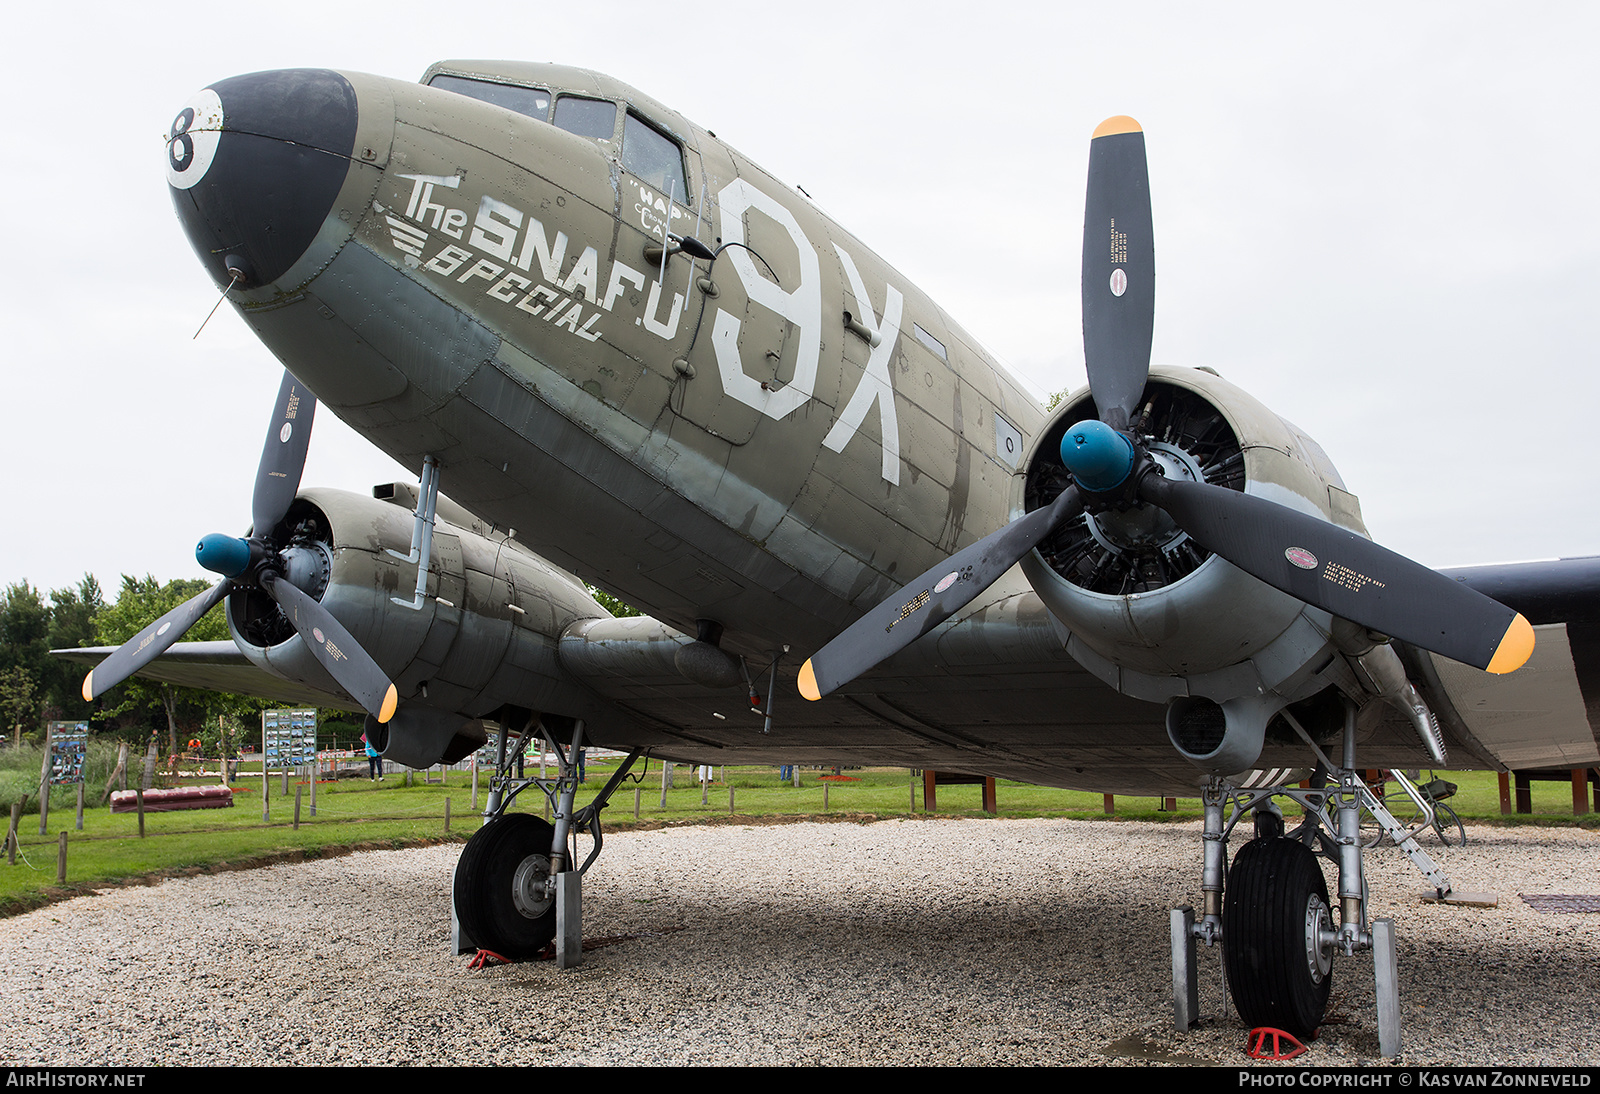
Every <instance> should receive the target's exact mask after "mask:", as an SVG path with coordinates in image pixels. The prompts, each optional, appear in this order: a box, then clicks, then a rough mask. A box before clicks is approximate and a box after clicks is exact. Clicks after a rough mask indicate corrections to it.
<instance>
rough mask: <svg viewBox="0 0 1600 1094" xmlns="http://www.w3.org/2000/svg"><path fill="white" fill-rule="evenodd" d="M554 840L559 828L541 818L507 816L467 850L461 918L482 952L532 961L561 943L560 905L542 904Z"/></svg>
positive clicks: (458, 893)
mask: <svg viewBox="0 0 1600 1094" xmlns="http://www.w3.org/2000/svg"><path fill="white" fill-rule="evenodd" d="M554 838H555V829H553V828H552V827H551V826H550V825H549V824H548V823H546V822H545V821H543V820H541V819H540V818H538V817H534V816H530V815H529V814H527V813H506V814H504V815H503V816H501V817H500V818H498V819H497V820H494V821H491V822H490V823H488V824H486V825H484V826H483V827H482V828H480V829H478V831H477V832H475V833H474V834H473V836H472V838H471V839H469V840H468V841H467V845H466V847H464V848H462V851H461V860H460V862H458V863H457V864H456V879H455V905H456V915H457V917H458V918H459V919H460V921H461V928H462V930H463V931H465V932H466V934H467V937H468V938H470V939H471V940H472V942H473V944H474V945H476V946H477V947H478V948H479V949H485V950H492V951H493V952H495V953H497V954H499V955H500V956H501V957H504V958H507V959H509V960H512V961H528V960H532V959H533V958H535V957H537V956H539V954H540V953H541V952H543V950H544V948H545V947H546V946H548V945H549V944H550V940H551V939H553V938H555V936H556V903H555V900H554V899H553V898H544V899H540V886H542V884H543V881H544V879H545V878H546V877H548V876H549V874H550V843H551V841H552V840H553V839H554ZM519 890H520V891H519Z"/></svg>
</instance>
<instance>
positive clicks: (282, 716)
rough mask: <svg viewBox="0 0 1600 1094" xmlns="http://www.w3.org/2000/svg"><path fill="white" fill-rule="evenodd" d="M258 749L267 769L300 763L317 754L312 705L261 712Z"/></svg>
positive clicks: (304, 762)
mask: <svg viewBox="0 0 1600 1094" xmlns="http://www.w3.org/2000/svg"><path fill="white" fill-rule="evenodd" d="M261 752H262V755H263V756H265V757H266V762H267V770H268V771H277V770H282V769H284V768H294V767H304V766H307V765H309V764H312V763H314V762H315V761H316V758H317V711H316V708H315V707H308V708H304V709H296V710H264V711H262V712H261Z"/></svg>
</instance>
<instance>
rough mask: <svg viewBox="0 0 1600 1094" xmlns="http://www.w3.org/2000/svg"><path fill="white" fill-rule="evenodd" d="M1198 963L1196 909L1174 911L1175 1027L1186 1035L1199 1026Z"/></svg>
mask: <svg viewBox="0 0 1600 1094" xmlns="http://www.w3.org/2000/svg"><path fill="white" fill-rule="evenodd" d="M1198 968H1199V966H1198V964H1197V963H1196V960H1195V945H1194V909H1193V908H1191V907H1189V906H1188V905H1184V906H1183V907H1182V908H1174V909H1172V1024H1173V1028H1174V1029H1176V1030H1177V1031H1178V1032H1179V1033H1187V1032H1188V1031H1189V1030H1191V1029H1193V1028H1194V1027H1195V1026H1197V1025H1198V1024H1199V1023H1200V979H1199V972H1198Z"/></svg>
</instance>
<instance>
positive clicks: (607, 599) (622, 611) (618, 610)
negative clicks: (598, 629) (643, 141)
mask: <svg viewBox="0 0 1600 1094" xmlns="http://www.w3.org/2000/svg"><path fill="white" fill-rule="evenodd" d="M584 588H586V589H588V590H589V595H590V596H592V597H594V598H595V600H596V601H598V602H599V604H600V606H601V607H602V608H604V609H605V610H606V611H608V612H610V613H611V614H612V615H614V616H616V617H617V618H618V619H626V618H629V617H631V616H635V615H642V614H643V613H642V612H640V611H639V609H638V608H635V607H634V606H633V605H632V604H625V603H623V602H622V601H620V600H618V599H617V598H616V597H614V596H612V595H611V594H610V593H608V592H606V591H605V590H604V589H601V588H597V587H596V586H594V585H585V586H584Z"/></svg>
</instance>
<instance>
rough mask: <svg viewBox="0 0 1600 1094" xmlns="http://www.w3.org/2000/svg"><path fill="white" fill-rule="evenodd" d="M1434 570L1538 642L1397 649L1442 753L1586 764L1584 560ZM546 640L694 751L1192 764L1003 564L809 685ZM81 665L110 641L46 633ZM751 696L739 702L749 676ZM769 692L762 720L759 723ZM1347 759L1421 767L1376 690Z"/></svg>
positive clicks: (628, 628)
mask: <svg viewBox="0 0 1600 1094" xmlns="http://www.w3.org/2000/svg"><path fill="white" fill-rule="evenodd" d="M1448 573H1449V576H1452V577H1454V578H1456V579H1457V580H1461V581H1463V582H1465V583H1467V584H1470V585H1472V586H1473V587H1474V588H1476V589H1478V590H1479V591H1481V592H1484V593H1486V594H1488V595H1491V596H1495V597H1496V598H1497V599H1501V600H1502V601H1504V602H1506V603H1508V604H1509V605H1510V606H1511V607H1514V608H1516V609H1517V610H1519V611H1521V612H1523V614H1524V615H1526V616H1527V617H1528V618H1529V619H1530V620H1532V621H1533V622H1534V624H1535V628H1536V633H1537V635H1538V644H1537V647H1536V650H1535V653H1534V655H1533V657H1532V658H1530V659H1529V661H1528V663H1527V664H1526V665H1524V666H1523V667H1522V668H1520V669H1518V670H1517V671H1516V672H1514V673H1510V674H1508V675H1505V676H1491V675H1489V674H1486V673H1483V672H1480V671H1479V670H1477V669H1474V668H1470V667H1468V666H1465V665H1461V664H1459V663H1457V662H1454V661H1450V660H1449V659H1447V658H1443V657H1439V656H1437V655H1434V654H1428V653H1424V652H1422V651H1418V650H1414V649H1410V648H1406V649H1404V651H1403V652H1404V655H1405V660H1406V662H1407V664H1408V665H1409V666H1410V667H1411V668H1412V670H1413V675H1414V677H1415V678H1416V679H1417V681H1418V683H1419V685H1420V686H1421V687H1422V690H1423V692H1424V694H1425V696H1426V697H1427V699H1428V702H1429V705H1430V707H1431V708H1432V709H1433V710H1434V712H1435V713H1436V714H1437V715H1438V717H1439V720H1440V723H1441V726H1440V728H1441V731H1442V733H1443V737H1444V741H1445V744H1446V746H1447V748H1448V750H1449V754H1450V761H1451V763H1452V764H1453V765H1456V766H1459V767H1464V768H1499V767H1515V768H1535V767H1579V766H1592V765H1597V764H1600V745H1597V741H1596V737H1595V733H1594V730H1593V729H1592V726H1593V725H1594V724H1596V720H1597V719H1600V704H1595V703H1591V701H1590V700H1589V699H1586V697H1585V691H1584V686H1583V684H1584V682H1585V681H1587V682H1588V684H1589V688H1590V692H1591V694H1593V693H1595V692H1596V690H1597V685H1600V559H1568V560H1561V561H1559V562H1546V563H1523V564H1516V565H1511V566H1486V567H1476V568H1472V569H1470V570H1456V571H1449V572H1448ZM602 622H603V623H605V624H606V626H605V627H604V628H603V629H600V630H593V631H589V630H584V629H582V628H575V629H573V630H571V631H569V633H568V634H567V635H566V636H564V637H563V638H562V639H561V651H560V659H561V662H562V664H563V666H564V668H565V669H566V670H567V671H568V672H569V673H570V674H571V675H572V676H573V677H575V678H576V680H577V681H579V682H581V683H582V684H583V685H584V686H585V687H586V689H587V690H589V691H590V692H592V693H593V695H594V697H595V699H597V700H598V703H596V704H595V705H594V707H593V708H592V710H591V711H590V719H589V724H590V730H589V737H590V739H591V740H593V741H594V742H595V743H596V744H601V745H606V746H611V747H617V748H633V747H642V748H645V749H647V750H649V752H650V753H651V755H654V756H657V757H661V758H665V759H671V760H681V761H684V762H695V763H713V764H746V763H800V764H820V765H834V764H841V765H850V766H878V765H881V766H897V767H909V768H934V769H936V770H942V771H953V772H967V773H972V774H983V775H994V776H998V777H1003V778H1011V779H1017V780H1020V781H1023V782H1030V783H1036V784H1040V785H1048V786H1065V787H1072V788H1077V789H1083V790H1092V791H1102V792H1107V793H1121V794H1145V795H1154V794H1179V795H1183V794H1189V793H1193V792H1194V791H1195V788H1196V787H1198V786H1199V785H1200V784H1201V782H1202V781H1203V776H1202V775H1201V773H1200V772H1199V771H1198V770H1197V769H1196V768H1195V767H1194V766H1193V765H1191V764H1189V763H1188V762H1187V761H1185V760H1183V759H1182V758H1181V757H1180V756H1179V755H1178V754H1177V752H1176V751H1175V750H1174V749H1173V747H1172V744H1171V742H1170V741H1169V740H1168V737H1167V733H1166V729H1165V726H1164V721H1163V709H1162V708H1161V707H1160V706H1159V705H1156V704H1152V703H1146V702H1142V701H1140V700H1137V699H1132V698H1129V697H1127V696H1124V695H1120V694H1118V693H1117V692H1116V691H1114V690H1113V689H1112V688H1110V687H1108V686H1107V685H1106V684H1105V683H1103V682H1102V681H1101V680H1100V679H1098V678H1097V677H1096V676H1094V675H1093V674H1091V673H1090V672H1089V671H1088V670H1086V669H1084V668H1083V667H1082V666H1080V665H1079V664H1078V663H1077V662H1076V661H1074V660H1073V659H1072V657H1071V656H1070V655H1069V654H1068V653H1067V651H1066V648H1065V639H1066V637H1067V636H1066V633H1065V631H1064V628H1063V627H1062V625H1061V624H1060V623H1059V622H1058V621H1057V620H1056V619H1055V618H1054V617H1053V616H1052V615H1051V614H1050V612H1049V611H1048V610H1047V609H1046V608H1045V606H1044V604H1043V603H1042V602H1041V600H1040V598H1039V596H1038V595H1037V594H1036V593H1034V592H1033V590H1032V589H1031V588H1030V587H1029V586H1028V585H1027V582H1026V580H1025V579H1024V578H1023V577H1022V576H1021V575H1020V574H1019V573H1015V574H1012V575H1008V578H1007V579H1005V580H1002V581H1000V582H997V583H996V585H995V586H994V588H993V589H992V590H991V592H990V593H989V594H988V595H986V596H984V597H983V598H981V599H980V600H979V601H977V602H975V603H974V604H973V605H972V606H971V607H970V608H969V609H968V610H966V611H965V612H963V613H960V614H958V615H957V616H955V617H952V618H951V619H950V620H948V621H946V622H945V623H944V624H942V625H941V626H939V627H938V628H936V629H935V630H933V631H932V632H930V633H929V634H927V635H926V636H925V637H924V638H922V639H920V640H918V641H917V642H915V643H913V644H912V645H910V646H909V647H907V648H906V649H905V650H903V651H902V652H901V653H899V654H897V655H896V656H895V657H893V658H890V659H889V660H887V661H885V662H884V663H883V664H882V665H880V666H879V667H878V668H877V669H875V670H873V671H872V672H870V673H866V674H864V675H863V676H862V677H860V678H859V679H858V680H856V681H854V682H853V683H851V684H849V685H847V686H846V687H844V688H841V689H840V691H839V692H838V693H837V694H836V695H834V696H830V697H829V699H828V700H827V701H825V702H821V703H808V702H804V701H803V700H801V699H800V698H799V697H798V695H797V692H796V677H797V674H798V669H799V667H800V658H799V657H787V658H785V657H779V658H778V661H777V665H776V670H775V673H774V669H773V665H772V658H771V657H770V656H768V657H765V658H762V657H749V658H747V659H746V661H745V672H746V676H747V678H748V683H747V684H745V683H741V684H740V685H738V686H735V687H732V688H723V689H712V688H707V687H705V686H702V685H700V684H697V683H694V682H692V681H690V680H688V679H686V678H685V677H683V676H682V675H680V674H679V673H678V672H676V671H675V670H674V668H673V667H672V659H671V654H672V652H673V651H674V650H675V649H676V648H677V647H678V646H679V645H681V644H683V643H686V642H688V638H687V637H686V636H683V635H680V634H678V633H677V632H675V631H672V630H671V629H670V628H667V627H665V626H664V625H662V624H659V623H656V622H655V621H654V620H649V619H633V620H606V621H602ZM55 652H56V654H57V655H58V656H61V657H64V658H66V659H68V660H73V661H78V662H80V663H83V664H87V665H93V664H98V663H99V662H100V661H101V660H103V659H104V658H105V657H106V656H108V655H109V654H110V653H111V652H112V650H111V648H110V647H98V648H90V649H76V650H60V651H55ZM140 675H142V676H145V677H148V678H150V679H155V680H161V681H164V682H168V683H173V684H179V685H182V686H185V687H199V688H207V689H210V690H217V691H231V692H237V693H240V694H246V695H254V696H258V697H261V698H264V699H270V700H273V701H278V702H285V703H295V704H307V705H317V706H326V707H336V708H339V709H346V710H354V709H356V704H354V703H353V702H352V701H351V700H350V699H349V698H348V697H347V696H343V695H337V694H334V693H332V692H328V691H324V690H320V689H317V688H314V687H311V686H308V685H305V684H300V683H296V682H294V681H290V680H285V679H281V678H279V677H276V676H273V675H271V674H269V673H266V672H264V671H262V670H261V669H259V668H257V667H256V666H255V665H253V664H252V663H251V662H250V661H249V660H247V659H246V658H245V656H244V655H243V654H242V653H240V652H239V650H238V649H237V648H236V647H235V646H234V645H233V644H232V643H231V642H190V643H178V644H176V645H174V646H173V647H172V648H171V649H169V650H168V651H166V653H164V654H163V655H161V656H160V657H159V658H157V659H156V660H155V661H153V662H151V664H150V665H148V666H147V667H146V668H145V669H144V670H142V671H141V673H140ZM752 691H753V692H754V693H755V703H754V704H752V702H751V692H752ZM769 704H770V715H771V721H770V724H769V722H768V714H769ZM1362 732H1363V740H1362V743H1361V750H1362V752H1361V755H1362V759H1363V762H1364V763H1366V764H1370V765H1371V766H1374V767H1400V768H1406V767H1417V766H1427V765H1428V764H1429V763H1430V761H1429V759H1428V756H1427V753H1426V751H1425V750H1424V748H1423V746H1422V744H1421V743H1420V741H1419V740H1418V739H1417V737H1416V735H1415V733H1414V731H1413V730H1412V728H1411V726H1410V724H1409V723H1408V722H1407V721H1406V720H1405V719H1404V718H1403V717H1401V716H1400V715H1399V714H1398V713H1397V712H1396V711H1395V710H1394V709H1393V708H1391V707H1390V706H1389V705H1388V704H1386V703H1383V702H1372V703H1369V704H1368V705H1367V707H1366V708H1365V709H1364V711H1363V713H1362ZM1305 757H1306V753H1305V749H1304V747H1303V746H1302V745H1301V744H1300V743H1299V741H1298V740H1297V739H1295V738H1293V737H1290V736H1287V735H1282V736H1276V735H1272V734H1269V738H1268V741H1267V743H1266V746H1265V748H1264V749H1263V751H1262V754H1261V758H1260V760H1259V761H1258V762H1257V768H1256V769H1257V770H1258V771H1271V770H1273V769H1275V768H1281V769H1289V768H1294V767H1303V765H1304V764H1305V762H1306V761H1305Z"/></svg>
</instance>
